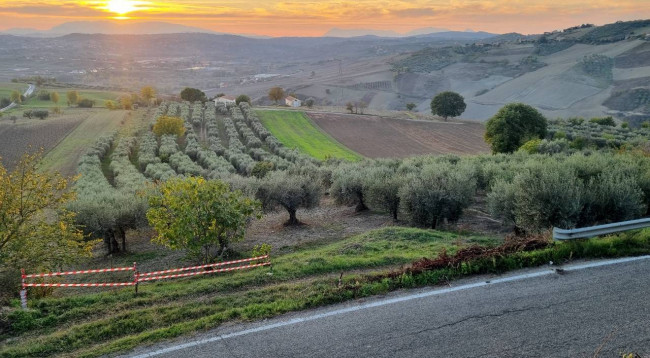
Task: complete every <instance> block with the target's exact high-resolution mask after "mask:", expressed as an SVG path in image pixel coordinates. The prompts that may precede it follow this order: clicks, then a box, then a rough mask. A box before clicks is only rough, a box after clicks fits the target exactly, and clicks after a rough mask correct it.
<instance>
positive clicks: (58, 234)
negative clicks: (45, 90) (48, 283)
mask: <svg viewBox="0 0 650 358" xmlns="http://www.w3.org/2000/svg"><path fill="white" fill-rule="evenodd" d="M40 159H41V155H40V153H36V154H25V155H24V156H23V157H22V158H21V160H20V161H19V162H18V164H17V165H16V167H15V169H14V170H13V171H11V172H9V171H7V170H6V169H5V167H4V166H3V165H2V164H1V163H0V271H2V270H17V269H20V268H25V269H27V270H29V271H31V272H34V271H38V270H53V269H58V268H61V267H63V266H65V265H69V264H71V263H73V262H76V261H77V260H79V259H80V258H82V257H90V256H91V249H92V247H93V245H94V244H95V242H92V241H86V240H84V236H83V234H82V232H81V230H79V229H78V228H77V227H76V226H75V224H74V213H72V212H70V211H68V210H66V209H65V205H66V203H68V202H70V201H71V200H73V199H74V192H72V191H70V190H68V184H69V183H68V180H67V179H65V178H63V177H62V176H61V175H60V174H58V173H49V172H42V171H39V170H38V163H39V162H40Z"/></svg>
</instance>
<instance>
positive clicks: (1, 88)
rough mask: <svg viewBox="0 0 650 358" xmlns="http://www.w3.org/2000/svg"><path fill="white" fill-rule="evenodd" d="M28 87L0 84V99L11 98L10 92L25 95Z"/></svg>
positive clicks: (18, 84) (17, 84) (16, 84)
mask: <svg viewBox="0 0 650 358" xmlns="http://www.w3.org/2000/svg"><path fill="white" fill-rule="evenodd" d="M28 87H29V86H28V85H26V84H22V83H0V98H11V92H13V91H18V92H20V94H23V93H25V91H26V90H27V88H28Z"/></svg>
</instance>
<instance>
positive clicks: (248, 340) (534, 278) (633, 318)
mask: <svg viewBox="0 0 650 358" xmlns="http://www.w3.org/2000/svg"><path fill="white" fill-rule="evenodd" d="M598 265H600V266H598ZM486 280H489V282H487V281H486ZM597 352H599V353H598V354H596V353H597ZM630 352H636V353H638V354H640V355H641V356H650V259H649V258H648V257H644V258H637V259H633V261H627V262H620V261H607V262H603V261H598V262H588V263H582V264H576V265H573V266H565V267H564V271H563V272H559V273H558V272H556V271H554V270H552V269H550V268H549V267H546V268H543V269H536V270H532V271H523V272H518V273H511V274H509V275H507V276H502V277H493V278H486V277H482V278H480V279H473V280H466V281H460V282H456V283H453V284H452V285H451V286H450V287H447V288H442V289H441V288H438V289H427V290H416V291H403V292H400V293H397V294H393V295H389V296H387V297H383V298H377V299H371V300H365V301H356V302H354V303H350V304H345V305H337V306H331V307H328V308H326V309H320V310H315V311H309V312H302V313H298V314H292V315H288V316H284V317H281V318H278V319H273V320H268V321H265V322H261V323H254V324H247V325H238V326H233V327H228V328H221V329H218V330H215V331H213V332H211V333H210V334H207V335H203V336H201V337H198V338H196V337H195V338H194V340H192V339H188V340H185V341H179V342H176V343H173V344H171V343H170V344H167V345H164V346H158V347H153V348H148V349H146V350H145V349H143V350H140V351H138V352H134V353H133V355H132V356H136V357H149V356H155V357H164V358H171V357H192V358H202V357H229V358H231V357H595V356H598V357H620V354H621V353H630Z"/></svg>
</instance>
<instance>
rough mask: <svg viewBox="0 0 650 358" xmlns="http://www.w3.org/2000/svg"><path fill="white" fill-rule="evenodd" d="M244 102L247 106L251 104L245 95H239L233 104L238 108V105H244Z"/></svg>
mask: <svg viewBox="0 0 650 358" xmlns="http://www.w3.org/2000/svg"><path fill="white" fill-rule="evenodd" d="M244 102H245V103H248V104H251V98H250V97H248V96H247V95H245V94H240V95H239V96H237V98H236V99H235V104H236V105H238V106H239V104H241V103H244Z"/></svg>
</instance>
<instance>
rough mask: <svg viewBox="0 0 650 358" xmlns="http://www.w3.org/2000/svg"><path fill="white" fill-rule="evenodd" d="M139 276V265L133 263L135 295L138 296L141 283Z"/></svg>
mask: <svg viewBox="0 0 650 358" xmlns="http://www.w3.org/2000/svg"><path fill="white" fill-rule="evenodd" d="M139 276H140V275H139V274H138V264H137V263H136V262H134V263H133V280H134V282H135V294H136V295H137V294H138V281H139Z"/></svg>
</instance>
